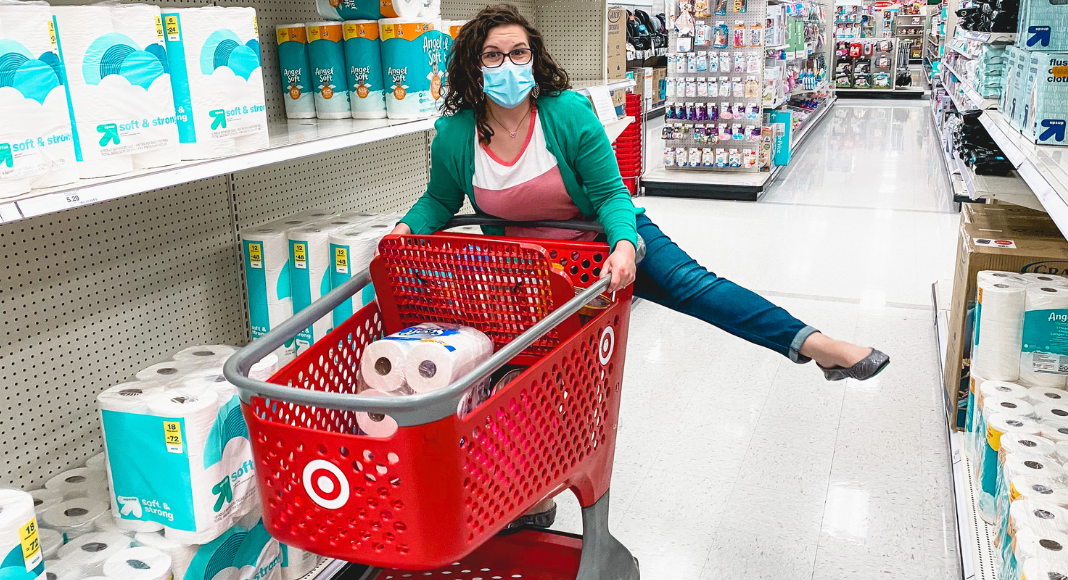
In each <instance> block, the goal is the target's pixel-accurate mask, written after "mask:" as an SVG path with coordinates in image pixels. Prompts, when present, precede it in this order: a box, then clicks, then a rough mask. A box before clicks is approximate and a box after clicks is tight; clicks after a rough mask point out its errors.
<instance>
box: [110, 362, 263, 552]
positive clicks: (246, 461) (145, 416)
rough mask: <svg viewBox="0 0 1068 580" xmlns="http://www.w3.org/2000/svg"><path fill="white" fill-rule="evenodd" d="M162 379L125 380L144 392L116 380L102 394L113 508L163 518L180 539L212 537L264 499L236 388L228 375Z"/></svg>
mask: <svg viewBox="0 0 1068 580" xmlns="http://www.w3.org/2000/svg"><path fill="white" fill-rule="evenodd" d="M174 364H176V365H177V364H184V365H187V366H189V365H192V363H189V362H187V361H180V362H179V363H174ZM157 382H158V381H156V382H153V381H145V380H141V381H137V382H134V383H126V384H125V385H120V387H122V389H126V388H130V389H133V390H134V391H136V392H137V394H140V395H143V396H136V397H134V396H129V397H124V396H122V395H123V394H124V392H123V391H122V389H120V388H119V387H115V388H112V389H109V390H108V391H105V392H104V393H102V394H101V395H100V396H99V397H98V399H97V401H98V404H99V407H100V418H101V424H102V426H103V431H104V445H105V448H106V450H107V456H108V475H109V477H110V479H111V492H112V498H111V499H112V511H113V513H114V515H115V517H116V518H119V519H121V520H136V521H142V522H156V523H158V524H161V525H162V526H163V527H164V534H165V535H166V536H167V538H169V539H171V540H174V541H176V542H181V543H184V544H203V543H207V542H210V541H211V540H214V539H215V538H217V537H219V536H220V535H221V534H223V532H225V531H226V530H227V529H229V528H230V527H231V526H232V525H233V524H234V523H235V522H236V521H237V520H238V519H239V518H240V517H241V516H243V515H245V514H246V513H248V512H249V510H251V509H252V508H253V507H254V506H257V505H258V502H259V498H258V496H257V491H256V482H255V473H254V471H253V461H252V446H251V444H250V443H249V439H248V428H247V427H246V426H245V420H244V418H243V417H242V416H241V404H240V399H239V398H238V396H237V389H235V388H234V387H233V386H231V385H230V384H229V383H226V382H224V381H223V382H218V383H216V382H212V381H209V383H210V387H209V388H198V387H197V385H195V384H183V385H182V386H177V387H173V388H171V385H170V384H169V383H168V384H165V385H163V388H162V389H159V388H158V387H159V385H157ZM142 383H143V384H144V385H146V386H145V387H144V388H136V387H140V385H141V384H142ZM116 389H119V392H117V393H116V392H114V391H115V390H116Z"/></svg>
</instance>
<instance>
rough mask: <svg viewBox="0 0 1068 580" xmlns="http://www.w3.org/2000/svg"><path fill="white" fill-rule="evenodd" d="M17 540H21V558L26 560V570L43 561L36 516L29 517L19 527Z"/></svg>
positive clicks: (30, 569)
mask: <svg viewBox="0 0 1068 580" xmlns="http://www.w3.org/2000/svg"><path fill="white" fill-rule="evenodd" d="M19 540H20V541H21V542H22V559H23V560H25V562H26V571H27V572H30V571H33V569H34V568H36V567H38V566H40V565H41V562H42V561H44V554H43V553H42V552H41V539H40V538H39V537H38V536H37V518H31V519H30V521H28V522H26V523H25V524H23V525H22V527H20V528H19Z"/></svg>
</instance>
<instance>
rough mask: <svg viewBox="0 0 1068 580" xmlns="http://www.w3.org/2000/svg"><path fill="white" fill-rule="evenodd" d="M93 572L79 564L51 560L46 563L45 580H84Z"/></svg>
mask: <svg viewBox="0 0 1068 580" xmlns="http://www.w3.org/2000/svg"><path fill="white" fill-rule="evenodd" d="M90 574H92V572H91V571H90V570H88V569H87V568H86V567H85V566H83V565H81V564H79V563H77V562H68V561H64V560H49V561H47V562H45V580H84V579H85V578H89V577H90Z"/></svg>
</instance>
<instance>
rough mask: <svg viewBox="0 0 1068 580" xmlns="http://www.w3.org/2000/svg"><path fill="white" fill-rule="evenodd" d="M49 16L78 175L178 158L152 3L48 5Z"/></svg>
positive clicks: (165, 69) (163, 54) (168, 82)
mask: <svg viewBox="0 0 1068 580" xmlns="http://www.w3.org/2000/svg"><path fill="white" fill-rule="evenodd" d="M52 19H53V26H54V29H55V34H56V43H57V45H58V47H59V56H60V60H61V62H62V68H63V70H64V71H65V74H66V89H67V97H68V100H69V101H70V121H71V126H72V129H73V135H74V152H75V155H76V156H77V159H78V174H79V176H80V177H82V178H90V177H106V176H109V175H119V174H122V173H125V172H127V171H132V170H133V169H134V168H135V167H158V166H161V165H168V164H171V163H176V162H178V161H180V159H179V156H178V150H177V149H176V145H177V142H178V131H177V126H176V123H175V115H174V104H173V97H172V95H171V75H170V74H169V73H168V68H169V67H168V65H167V54H166V49H165V47H164V45H163V37H162V34H161V33H162V29H161V27H160V22H161V20H160V12H159V8H158V7H155V6H150V5H147V4H129V5H127V4H114V3H102V4H93V5H90V6H53V7H52Z"/></svg>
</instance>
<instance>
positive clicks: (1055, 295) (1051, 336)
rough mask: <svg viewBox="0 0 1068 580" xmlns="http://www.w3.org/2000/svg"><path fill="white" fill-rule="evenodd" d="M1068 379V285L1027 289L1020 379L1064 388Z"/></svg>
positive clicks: (1031, 383)
mask: <svg viewBox="0 0 1068 580" xmlns="http://www.w3.org/2000/svg"><path fill="white" fill-rule="evenodd" d="M1066 379H1068V288H1066V287H1061V286H1052V285H1040V286H1030V287H1028V288H1027V292H1026V299H1025V307H1024V322H1023V335H1022V347H1021V353H1020V382H1021V383H1023V384H1025V385H1028V386H1035V387H1064V386H1065V380H1066Z"/></svg>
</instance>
